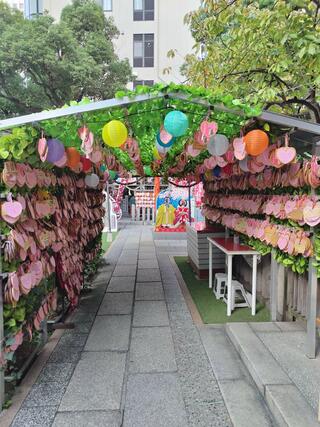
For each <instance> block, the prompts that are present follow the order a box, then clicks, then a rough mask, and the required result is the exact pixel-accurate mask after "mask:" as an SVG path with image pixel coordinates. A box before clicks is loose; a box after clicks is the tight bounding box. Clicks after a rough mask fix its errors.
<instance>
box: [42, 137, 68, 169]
mask: <svg viewBox="0 0 320 427" xmlns="http://www.w3.org/2000/svg"><path fill="white" fill-rule="evenodd" d="M47 146H48V154H47V158H46V161H47V162H49V163H56V162H59V160H61V159H62V157H63V155H64V145H63V144H62V142H61V141H59V140H58V139H48V141H47Z"/></svg>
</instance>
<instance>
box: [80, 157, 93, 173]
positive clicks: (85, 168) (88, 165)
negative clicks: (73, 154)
mask: <svg viewBox="0 0 320 427" xmlns="http://www.w3.org/2000/svg"><path fill="white" fill-rule="evenodd" d="M80 162H81V164H82V170H83V172H88V171H89V170H90V169H91V160H90V159H87V158H86V157H84V156H81V157H80Z"/></svg>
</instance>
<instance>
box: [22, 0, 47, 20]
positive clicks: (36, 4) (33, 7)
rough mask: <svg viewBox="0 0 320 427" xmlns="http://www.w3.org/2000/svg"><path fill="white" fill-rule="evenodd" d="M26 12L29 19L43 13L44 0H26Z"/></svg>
mask: <svg viewBox="0 0 320 427" xmlns="http://www.w3.org/2000/svg"><path fill="white" fill-rule="evenodd" d="M25 14H26V17H27V18H28V19H32V18H36V17H37V16H39V15H43V0H27V1H26V2H25Z"/></svg>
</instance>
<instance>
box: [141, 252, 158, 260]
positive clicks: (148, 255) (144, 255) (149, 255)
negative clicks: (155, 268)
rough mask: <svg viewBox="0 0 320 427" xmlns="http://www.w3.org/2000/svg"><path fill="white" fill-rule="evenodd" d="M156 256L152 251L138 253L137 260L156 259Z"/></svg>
mask: <svg viewBox="0 0 320 427" xmlns="http://www.w3.org/2000/svg"><path fill="white" fill-rule="evenodd" d="M156 258H157V255H156V253H155V252H154V251H148V252H139V260H140V259H156Z"/></svg>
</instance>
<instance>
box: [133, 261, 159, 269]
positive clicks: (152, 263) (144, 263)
mask: <svg viewBox="0 0 320 427" xmlns="http://www.w3.org/2000/svg"><path fill="white" fill-rule="evenodd" d="M138 268H139V269H142V268H159V264H158V261H157V259H139V263H138Z"/></svg>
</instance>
